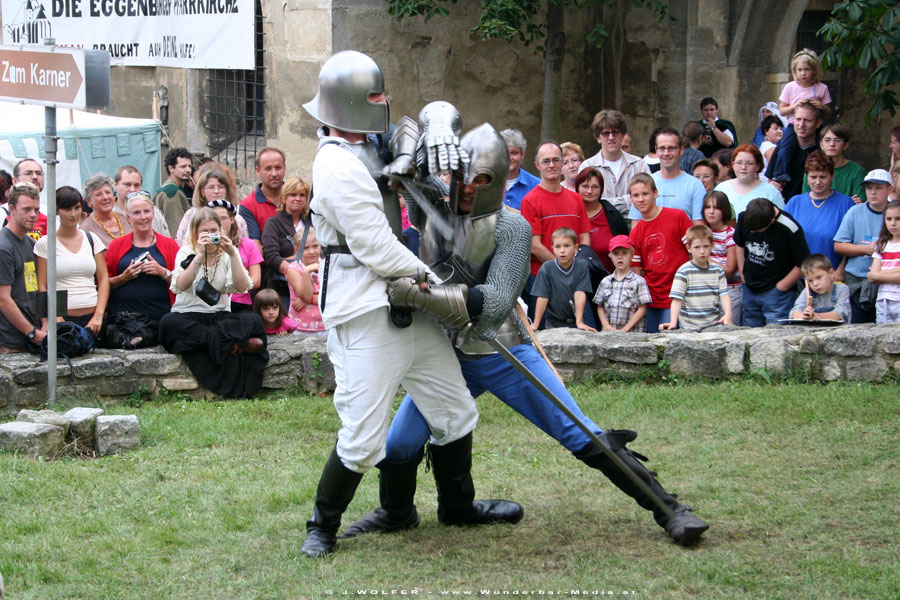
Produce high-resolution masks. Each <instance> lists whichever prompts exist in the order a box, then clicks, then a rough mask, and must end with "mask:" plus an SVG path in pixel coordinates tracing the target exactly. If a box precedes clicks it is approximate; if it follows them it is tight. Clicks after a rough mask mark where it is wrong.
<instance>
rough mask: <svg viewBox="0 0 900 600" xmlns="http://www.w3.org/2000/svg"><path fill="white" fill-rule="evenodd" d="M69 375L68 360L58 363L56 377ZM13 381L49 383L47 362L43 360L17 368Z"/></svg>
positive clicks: (18, 382) (25, 383) (29, 383)
mask: <svg viewBox="0 0 900 600" xmlns="http://www.w3.org/2000/svg"><path fill="white" fill-rule="evenodd" d="M68 376H69V365H67V364H66V361H60V362H58V363H56V378H57V379H59V378H61V377H68ZM13 381H15V382H16V383H17V384H19V385H34V384H36V383H47V363H45V362H43V363H38V364H35V365H30V366H25V367H23V368H19V369H16V370H15V371H14V374H13Z"/></svg>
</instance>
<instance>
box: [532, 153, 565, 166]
mask: <svg viewBox="0 0 900 600" xmlns="http://www.w3.org/2000/svg"><path fill="white" fill-rule="evenodd" d="M561 162H562V159H561V158H560V157H558V156H557V157H556V158H545V159H544V160H542V161H540V162H539V163H538V164H540V165H541V166H542V167H546V166H548V165H551V164H553V165H558V164H560V163H561Z"/></svg>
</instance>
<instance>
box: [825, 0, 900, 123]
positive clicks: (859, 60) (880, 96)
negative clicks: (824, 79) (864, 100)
mask: <svg viewBox="0 0 900 600" xmlns="http://www.w3.org/2000/svg"><path fill="white" fill-rule="evenodd" d="M818 36H819V37H820V38H822V39H823V40H825V41H826V42H828V44H829V47H828V49H827V50H825V52H823V53H822V65H823V66H824V67H825V68H826V69H839V68H841V67H850V66H857V67H859V68H861V69H870V68H872V67H873V66H874V70H873V71H872V72H871V74H870V75H869V77H868V79H866V83H865V88H864V89H865V92H866V94H868V95H869V96H871V97H872V105H871V106H870V107H869V111H868V112H867V113H866V124H867V125H871V124H872V123H873V122H878V121H881V115H882V113H884V111H888V112H889V113H891V116H894V115H895V114H897V106H898V104H900V103H898V100H897V95H896V94H895V93H894V92H893V91H892V90H890V89H888V88H889V87H890V86H892V85H893V84H895V83H897V82H900V53H898V50H900V2H898V1H897V0H853V1H850V2H839V3H837V4H835V5H834V9H833V10H832V11H831V16H830V17H829V19H828V21H827V22H826V23H825V25H824V26H823V27H822V28H821V29H820V30H819V32H818Z"/></svg>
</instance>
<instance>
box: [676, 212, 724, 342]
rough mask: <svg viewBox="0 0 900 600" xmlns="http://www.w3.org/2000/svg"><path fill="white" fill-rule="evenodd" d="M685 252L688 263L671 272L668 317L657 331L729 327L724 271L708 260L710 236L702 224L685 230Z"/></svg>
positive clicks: (708, 229)
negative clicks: (672, 278)
mask: <svg viewBox="0 0 900 600" xmlns="http://www.w3.org/2000/svg"><path fill="white" fill-rule="evenodd" d="M685 238H686V239H687V244H686V245H687V249H688V252H689V253H690V255H691V260H689V261H688V262H686V263H684V264H683V265H681V266H680V267H679V268H678V271H676V272H675V280H674V281H673V282H672V291H671V292H669V297H670V298H671V299H672V308H671V316H670V318H669V322H668V323H663V324H662V325H660V327H659V328H660V329H661V330H663V329H676V328H677V327H678V324H679V321H680V322H681V327H682V329H694V330H700V329H705V328H707V327H711V326H713V325H717V324H720V323H721V324H723V325H731V324H732V321H731V298H729V296H728V281H727V280H726V279H725V270H724V269H722V267H720V266H719V265H718V264H716V263H714V262H710V261H709V255H710V253H712V247H713V234H712V230H710V228H709V227H707V226H706V225H694V226H693V227H691V228H690V229H688V230H687V234H686V235H685Z"/></svg>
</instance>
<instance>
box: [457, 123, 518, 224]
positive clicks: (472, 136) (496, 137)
mask: <svg viewBox="0 0 900 600" xmlns="http://www.w3.org/2000/svg"><path fill="white" fill-rule="evenodd" d="M459 145H460V147H461V148H462V149H463V150H465V151H466V152H468V153H469V159H470V162H469V164H468V166H467V168H466V170H465V175H464V176H463V180H462V182H460V183H462V184H465V185H469V184H471V183H472V182H474V181H475V178H476V177H478V176H479V175H487V176H488V177H489V178H490V181H489V182H488V183H485V184H484V185H480V186H478V187H477V188H476V189H475V198H474V200H473V202H472V209H471V210H470V211H469V218H470V219H477V218H478V217H483V216H486V215H490V214H493V213H495V212H497V211H499V210H500V209H501V208H503V199H504V198H505V197H506V174H507V172H508V171H509V150H508V149H507V147H506V142H504V141H503V138H501V137H500V134H499V133H497V130H496V129H494V128H493V127H491V125H490V124H489V123H484V124H483V125H479V126H478V127H476V128H475V129H472V130H471V131H469V132H468V133H466V135H464V136H463V138H462V140H460V142H459ZM454 178H455V177H454ZM454 183H456V182H454ZM453 188H454V189H453V192H455V193H453V192H451V195H450V198H451V200H450V202H451V207H450V208H451V210H452V211H453V212H454V213H458V212H459V211H458V209H457V198H458V197H459V194H461V193H462V189H460V188H461V185H455V186H453Z"/></svg>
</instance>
